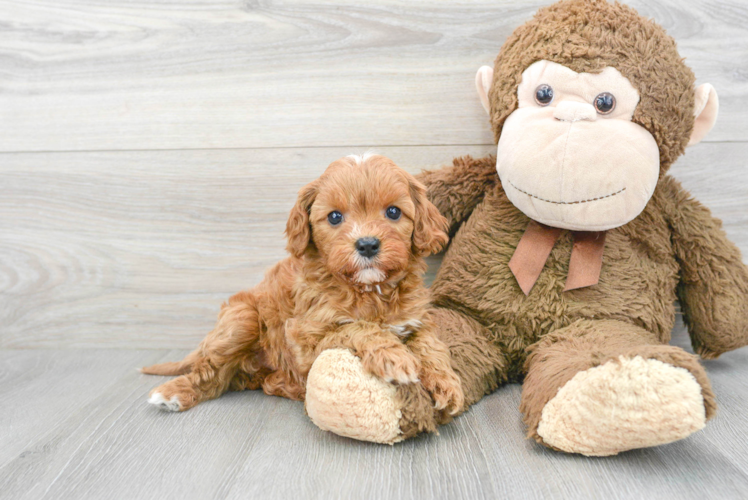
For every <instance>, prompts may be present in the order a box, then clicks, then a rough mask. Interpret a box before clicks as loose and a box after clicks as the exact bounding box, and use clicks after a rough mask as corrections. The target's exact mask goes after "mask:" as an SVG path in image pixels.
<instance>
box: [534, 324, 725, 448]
mask: <svg viewBox="0 0 748 500" xmlns="http://www.w3.org/2000/svg"><path fill="white" fill-rule="evenodd" d="M525 369H526V371H527V376H526V377H525V381H524V385H523V388H522V403H521V407H520V409H521V411H522V414H523V416H524V421H525V424H526V425H527V426H528V436H529V437H533V438H534V439H535V440H537V441H538V442H539V443H542V444H544V445H546V446H549V447H551V448H555V449H559V450H562V451H566V452H570V453H581V454H583V455H593V456H605V455H615V454H617V453H619V452H621V451H626V450H631V449H636V448H645V447H649V446H657V445H660V444H665V443H670V442H672V441H676V440H678V439H682V438H685V437H686V436H688V435H690V434H692V433H693V432H695V431H698V430H700V429H701V428H703V427H704V425H705V423H706V421H707V419H709V418H711V417H712V416H713V415H714V412H715V409H716V404H715V402H714V394H713V393H712V389H711V387H710V384H709V380H708V378H707V376H706V373H705V372H704V369H703V368H702V366H701V365H700V364H699V362H698V360H697V359H696V356H694V355H692V354H689V353H687V352H685V351H684V350H683V349H680V348H678V347H675V346H669V345H663V344H661V343H659V342H658V341H657V339H656V337H655V335H654V334H652V333H650V332H648V331H646V330H644V329H642V328H639V327H637V326H634V325H630V324H628V323H623V322H619V321H612V320H605V321H594V320H582V321H577V322H575V323H572V324H571V325H569V326H568V327H566V328H562V329H559V330H557V331H555V332H553V333H550V334H548V335H547V336H546V337H544V338H543V339H542V340H541V341H540V342H538V343H536V344H534V345H533V346H531V347H530V348H529V356H528V358H527V361H526V363H525Z"/></svg>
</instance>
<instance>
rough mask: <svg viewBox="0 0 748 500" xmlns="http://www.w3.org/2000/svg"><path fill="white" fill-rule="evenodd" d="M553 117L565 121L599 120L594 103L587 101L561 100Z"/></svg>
mask: <svg viewBox="0 0 748 500" xmlns="http://www.w3.org/2000/svg"><path fill="white" fill-rule="evenodd" d="M553 117H554V118H555V119H556V120H561V121H564V122H578V121H581V120H589V121H595V120H597V111H595V107H594V106H593V105H592V104H587V103H585V102H576V101H561V102H559V103H558V104H556V109H555V110H554V111H553Z"/></svg>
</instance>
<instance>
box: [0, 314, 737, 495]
mask: <svg viewBox="0 0 748 500" xmlns="http://www.w3.org/2000/svg"><path fill="white" fill-rule="evenodd" d="M685 335H686V334H685V331H684V330H683V327H682V324H681V325H679V326H678V328H676V338H675V340H674V342H675V343H676V344H680V345H687V344H688V339H687V338H686V336H685ZM185 353H186V351H159V350H150V351H131V350H122V349H119V350H111V349H110V350H100V349H85V350H66V351H55V350H43V349H35V350H19V351H14V350H5V351H0V367H1V368H0V381H2V382H3V383H2V384H0V398H2V400H3V405H1V406H0V429H2V431H3V432H0V497H2V498H9V499H11V498H12V499H14V500H15V499H27V498H28V499H31V498H33V499H76V500H77V499H98V498H138V499H150V498H153V499H160V498H212V499H239V498H241V499H245V498H268V499H276V498H279V499H280V498H310V499H315V498H319V499H338V498H340V499H344V498H378V499H411V498H413V499H416V498H451V499H462V498H465V499H468V498H469V499H494V498H512V499H536V498H544V499H557V498H558V499H562V498H606V499H607V498H610V499H639V498H648V499H671V498H683V499H703V498H723V499H737V498H744V497H745V491H748V460H746V456H745V437H744V436H745V435H746V433H748V417H747V416H746V413H745V403H744V394H745V384H744V382H743V381H744V380H745V378H746V377H748V350H746V349H742V350H739V351H736V352H732V353H728V354H726V355H724V356H723V357H722V358H720V359H719V360H716V361H709V362H706V363H705V365H706V367H707V371H708V373H709V376H710V377H711V380H712V383H713V386H714V390H715V393H716V394H717V398H718V401H719V404H720V411H719V414H718V416H717V417H716V419H715V420H713V421H711V422H710V423H709V424H708V425H707V427H706V429H704V430H703V431H701V432H699V433H697V434H695V435H693V436H691V437H689V438H688V439H686V440H684V441H680V442H677V443H674V444H670V445H666V446H660V447H656V448H651V449H646V450H639V451H633V452H628V453H624V454H621V455H619V456H616V457H608V458H587V457H581V456H576V455H566V454H563V453H556V452H552V451H550V450H547V449H545V448H542V447H540V446H539V445H537V444H535V443H534V442H533V441H529V440H527V439H525V437H524V428H523V426H522V423H521V420H520V414H519V410H518V406H519V398H520V393H521V386H519V385H508V386H504V387H502V388H501V389H499V390H498V391H497V392H496V393H494V394H492V395H490V396H487V397H485V398H484V399H483V400H482V401H481V402H479V403H478V404H476V405H475V406H474V407H473V408H472V409H471V410H470V411H469V412H468V413H466V414H465V415H462V416H460V417H459V418H457V419H456V420H455V421H454V422H453V423H451V424H449V425H447V426H445V427H442V428H441V431H440V435H438V436H437V435H428V436H421V437H418V438H416V439H412V440H409V441H406V442H404V443H401V444H398V445H396V446H383V445H373V444H369V443H362V442H358V441H352V440H348V439H345V438H341V437H338V436H335V435H333V434H330V433H326V432H323V431H320V430H319V429H318V428H316V427H315V426H314V425H313V424H312V423H311V422H310V421H309V419H308V418H307V417H306V416H305V415H304V411H303V405H302V404H301V403H298V402H294V401H289V400H286V399H282V398H277V397H270V396H266V395H264V394H262V393H260V392H258V391H246V392H241V393H229V394H227V395H225V396H223V397H221V398H220V399H218V400H215V401H210V402H206V403H203V404H201V405H199V406H198V407H196V408H195V409H193V410H190V411H189V412H186V413H180V414H172V413H166V412H162V411H159V410H157V409H155V408H153V407H151V406H150V405H148V404H146V402H145V400H146V395H147V393H148V391H149V389H150V388H152V387H154V386H156V385H158V384H159V383H160V381H161V380H163V379H162V378H160V377H149V376H146V375H141V374H139V373H137V372H135V371H134V370H133V369H132V368H133V366H139V365H143V364H149V363H153V362H158V361H161V360H167V359H176V358H178V357H180V356H182V355H184V354H185ZM11 380H13V381H16V382H17V385H16V386H12V385H11V384H8V383H7V382H8V381H11Z"/></svg>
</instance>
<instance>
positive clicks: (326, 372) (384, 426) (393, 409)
mask: <svg viewBox="0 0 748 500" xmlns="http://www.w3.org/2000/svg"><path fill="white" fill-rule="evenodd" d="M395 393H396V389H395V386H394V385H392V384H389V383H387V382H384V381H382V380H380V379H379V378H377V377H375V376H373V375H370V374H368V373H365V372H364V369H363V366H362V364H361V360H360V359H358V358H357V357H356V356H354V355H353V354H352V353H351V352H350V351H349V350H347V349H329V350H327V351H323V352H322V354H320V355H319V357H318V358H317V359H316V360H315V361H314V365H312V369H311V370H310V371H309V376H308V378H307V392H306V411H307V413H308V414H309V417H310V418H311V419H312V421H313V422H314V423H315V424H316V425H317V426H318V427H319V428H320V429H322V430H326V431H332V432H334V433H335V434H338V435H340V436H346V437H350V438H354V439H358V440H361V441H373V442H375V443H386V444H393V443H396V442H398V441H400V440H401V439H402V438H401V437H400V434H401V432H400V417H401V413H400V407H399V406H398V404H397V401H396V398H395Z"/></svg>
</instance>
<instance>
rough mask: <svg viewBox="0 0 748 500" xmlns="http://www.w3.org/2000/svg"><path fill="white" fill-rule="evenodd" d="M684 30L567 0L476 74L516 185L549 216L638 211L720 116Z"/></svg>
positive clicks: (618, 219)
mask: <svg viewBox="0 0 748 500" xmlns="http://www.w3.org/2000/svg"><path fill="white" fill-rule="evenodd" d="M694 82H695V78H694V75H693V72H692V71H691V70H690V69H689V68H688V67H687V66H686V65H685V64H684V63H683V60H682V59H681V57H680V56H679V55H678V51H677V49H676V46H675V41H674V40H673V39H672V38H671V37H670V36H668V35H667V34H666V33H665V31H664V30H663V29H662V28H661V27H660V26H658V25H657V24H655V23H654V22H652V21H650V20H648V19H645V18H643V17H641V16H640V15H639V14H637V12H636V11H634V10H633V9H631V8H630V7H626V6H624V5H620V4H609V3H607V2H605V1H604V0H567V1H561V2H558V3H556V4H554V5H551V6H549V7H546V8H544V9H541V10H539V11H538V12H537V14H536V15H535V17H534V18H533V19H532V20H530V21H529V22H527V23H526V24H524V25H523V26H520V27H519V28H518V29H517V30H515V32H514V33H513V34H512V36H510V37H509V39H508V40H507V41H506V43H505V44H504V46H503V47H502V48H501V51H500V53H499V55H498V57H497V59H496V63H495V66H494V69H491V68H489V67H487V66H484V67H483V68H481V69H480V70H479V71H478V74H477V75H476V85H477V87H478V93H479V95H480V97H481V101H482V102H483V106H484V107H485V108H486V110H487V111H488V112H489V115H490V117H491V124H492V127H493V131H494V135H495V138H496V140H497V141H498V152H497V165H496V166H497V170H498V173H499V177H500V178H501V181H502V185H503V187H504V190H505V191H506V194H507V196H508V197H509V199H510V200H511V202H512V203H514V205H515V206H517V208H519V209H520V210H521V211H522V212H524V213H525V214H526V215H527V216H528V217H530V218H531V219H534V220H536V221H538V222H541V223H544V224H547V225H549V226H554V227H560V228H564V229H571V230H586V231H602V230H607V229H611V228H614V227H618V226H621V225H623V224H626V223H627V222H629V221H631V220H632V219H634V218H635V217H637V216H638V215H639V214H640V213H641V211H642V210H644V207H645V206H646V204H647V202H648V201H649V199H650V198H651V196H652V194H653V193H654V190H655V186H656V185H657V181H658V179H659V178H660V177H661V176H662V175H663V174H664V173H665V172H666V171H667V170H668V168H670V165H671V164H672V163H673V162H674V161H675V160H676V159H677V158H678V156H680V155H681V154H682V153H683V151H684V150H685V148H686V146H687V145H691V144H695V143H697V142H699V141H700V140H701V139H702V138H703V137H704V136H705V135H706V134H707V133H708V132H709V130H710V129H711V128H712V126H713V125H714V122H715V120H716V118H717V110H718V106H719V105H718V101H717V94H716V92H715V91H714V88H713V87H712V86H711V85H709V84H704V85H701V86H699V87H698V88H694Z"/></svg>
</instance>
